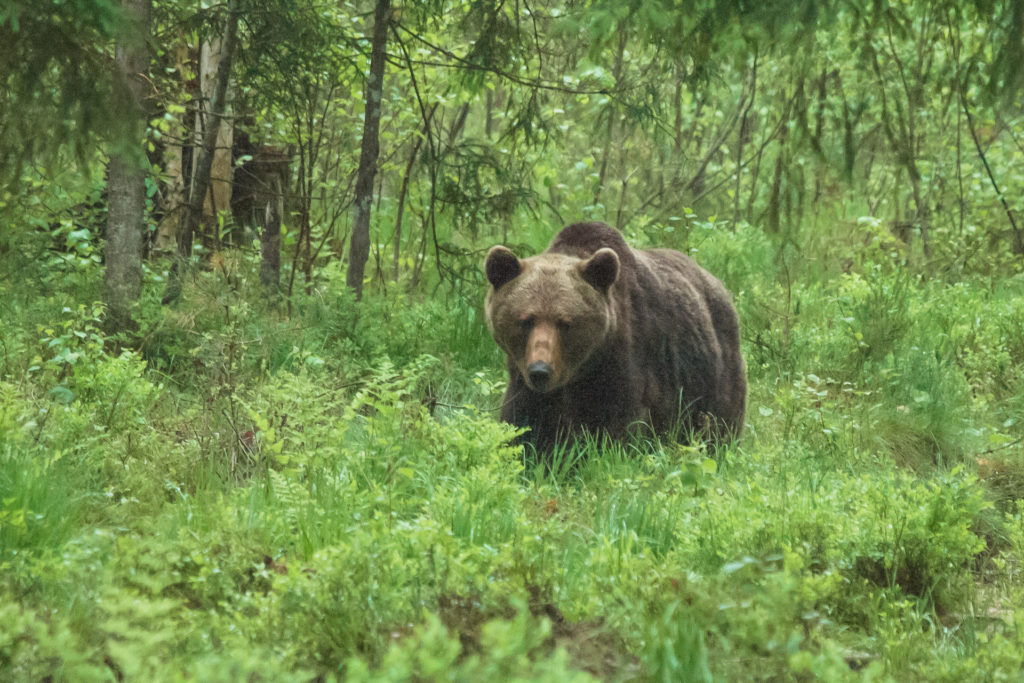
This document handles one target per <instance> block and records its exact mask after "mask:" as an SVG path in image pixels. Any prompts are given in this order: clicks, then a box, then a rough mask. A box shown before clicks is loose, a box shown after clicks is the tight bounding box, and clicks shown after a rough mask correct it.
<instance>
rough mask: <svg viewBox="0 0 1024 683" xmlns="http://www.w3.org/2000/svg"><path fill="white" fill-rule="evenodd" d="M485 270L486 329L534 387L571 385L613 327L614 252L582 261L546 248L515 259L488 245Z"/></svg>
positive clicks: (547, 388) (602, 251) (542, 389)
mask: <svg viewBox="0 0 1024 683" xmlns="http://www.w3.org/2000/svg"><path fill="white" fill-rule="evenodd" d="M484 268H485V270H486V272H487V279H488V281H489V282H490V283H491V288H490V290H489V291H488V292H487V300H486V303H485V310H486V314H487V326H488V327H489V328H490V330H491V334H493V335H494V339H495V341H496V342H497V343H498V345H499V346H500V347H501V348H502V350H504V351H505V353H506V354H507V355H508V357H509V359H510V360H511V361H512V363H513V364H514V366H515V368H516V369H517V370H518V371H519V373H520V374H521V375H522V376H523V379H524V380H525V382H526V384H527V386H528V387H530V388H531V389H533V390H534V391H539V392H547V391H553V390H555V389H559V388H561V387H563V386H565V385H566V384H568V383H570V382H571V381H572V380H573V378H574V377H576V376H577V373H578V371H579V369H580V368H581V367H582V366H583V364H584V363H585V362H586V361H587V359H589V358H590V357H591V355H592V354H593V352H594V350H595V349H598V348H601V347H602V346H604V344H605V341H606V339H607V338H608V335H609V334H610V333H611V332H612V331H613V330H614V329H615V322H616V321H615V310H614V308H613V306H612V299H611V288H612V285H613V284H614V283H615V280H616V279H617V278H618V275H619V257H618V255H616V253H615V252H614V251H613V250H611V249H599V250H598V251H597V252H595V253H594V254H593V256H591V257H590V258H588V259H580V258H576V257H573V256H567V255H565V254H552V253H543V254H539V255H537V256H533V257H531V258H527V259H519V258H517V257H516V255H515V254H513V253H512V251H510V250H509V249H507V248H506V247H494V248H492V249H491V251H490V252H488V254H487V260H486V262H485V264H484Z"/></svg>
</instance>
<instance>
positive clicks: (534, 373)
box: [526, 360, 553, 391]
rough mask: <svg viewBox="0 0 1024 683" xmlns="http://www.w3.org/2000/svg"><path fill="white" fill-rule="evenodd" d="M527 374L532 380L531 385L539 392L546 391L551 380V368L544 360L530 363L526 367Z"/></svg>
mask: <svg viewBox="0 0 1024 683" xmlns="http://www.w3.org/2000/svg"><path fill="white" fill-rule="evenodd" d="M526 374H527V375H528V376H529V378H530V385H531V386H532V387H533V388H534V389H536V390H537V391H544V390H545V389H546V388H547V386H548V382H549V381H550V380H551V375H552V374H553V373H552V369H551V366H550V365H548V364H547V363H545V362H544V361H542V360H537V361H534V362H532V363H530V364H529V365H528V366H527V367H526Z"/></svg>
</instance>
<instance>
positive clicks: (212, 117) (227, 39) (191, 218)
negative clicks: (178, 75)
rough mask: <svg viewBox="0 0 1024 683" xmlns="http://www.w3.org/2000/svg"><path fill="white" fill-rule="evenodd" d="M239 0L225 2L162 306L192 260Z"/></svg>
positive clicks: (172, 298)
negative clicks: (209, 90) (225, 13)
mask: <svg viewBox="0 0 1024 683" xmlns="http://www.w3.org/2000/svg"><path fill="white" fill-rule="evenodd" d="M238 1H239V0H230V2H229V3H228V16H227V19H225V21H224V38H223V42H222V44H221V51H220V61H219V63H218V64H217V78H216V82H215V87H214V90H213V96H212V97H211V98H210V107H209V113H208V115H207V120H206V127H205V129H204V130H203V141H202V145H201V146H200V147H199V150H198V153H197V156H196V168H195V174H194V175H193V177H192V188H191V192H190V193H189V200H188V206H187V207H186V210H185V220H184V222H183V224H182V226H181V234H180V235H179V238H178V258H177V259H176V260H175V263H174V266H173V268H172V269H171V276H170V279H169V281H168V283H167V293H166V294H165V295H164V299H163V301H164V303H170V302H173V301H177V299H178V297H180V296H181V278H182V270H184V267H185V265H187V264H188V262H189V260H190V259H191V258H192V242H193V239H194V237H195V233H196V230H198V229H199V223H200V221H201V220H202V217H203V204H204V202H205V199H206V193H207V191H208V190H209V188H210V172H211V170H212V168H213V158H214V154H215V153H216V150H217V139H218V136H219V135H220V126H221V120H222V119H223V118H224V114H225V112H226V105H227V94H228V81H229V80H230V78H231V61H232V59H233V58H234V54H235V43H236V41H237V37H238V14H239V10H238Z"/></svg>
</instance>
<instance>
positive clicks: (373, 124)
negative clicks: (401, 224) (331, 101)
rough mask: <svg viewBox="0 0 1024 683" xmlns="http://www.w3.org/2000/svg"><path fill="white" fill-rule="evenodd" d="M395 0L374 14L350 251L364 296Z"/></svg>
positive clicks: (353, 284)
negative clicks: (386, 67) (392, 4)
mask: <svg viewBox="0 0 1024 683" xmlns="http://www.w3.org/2000/svg"><path fill="white" fill-rule="evenodd" d="M390 18H391V0H377V7H376V9H375V10H374V13H373V22H374V23H373V42H372V44H371V48H370V75H369V76H368V77H367V79H366V109H365V114H364V116H363V145H362V150H361V151H360V154H359V172H358V175H357V176H356V196H355V209H354V211H355V217H354V219H353V221H352V242H351V245H350V247H349V253H348V273H347V275H346V278H345V279H346V282H347V284H348V286H349V287H350V288H351V289H352V290H353V291H355V294H356V299H357V300H358V299H361V298H362V297H363V273H364V272H365V271H366V261H367V260H368V259H369V258H370V207H371V206H372V204H373V178H374V175H375V174H376V172H377V155H378V154H379V153H380V140H379V134H380V113H381V100H382V98H383V92H384V63H385V59H386V58H387V40H388V23H389V21H390Z"/></svg>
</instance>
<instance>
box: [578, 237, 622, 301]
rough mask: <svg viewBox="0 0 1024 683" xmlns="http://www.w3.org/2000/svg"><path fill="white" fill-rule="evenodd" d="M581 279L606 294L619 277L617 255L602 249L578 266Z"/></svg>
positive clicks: (607, 249) (609, 250)
mask: <svg viewBox="0 0 1024 683" xmlns="http://www.w3.org/2000/svg"><path fill="white" fill-rule="evenodd" d="M579 269H580V274H581V275H582V276H583V279H584V280H586V281H587V282H588V283H590V285H591V286H592V287H593V288H594V289H597V290H599V291H602V292H607V291H608V288H609V287H611V286H612V284H614V282H615V280H617V279H618V277H619V255H618V254H616V253H615V251H614V250H613V249H609V248H608V247H604V248H602V249H598V250H597V251H595V252H594V255H593V256H591V257H590V258H589V259H587V260H586V261H584V262H583V263H581V264H580V266H579Z"/></svg>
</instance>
